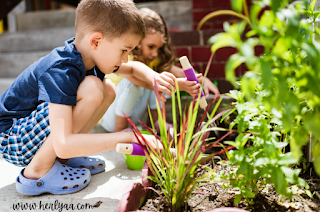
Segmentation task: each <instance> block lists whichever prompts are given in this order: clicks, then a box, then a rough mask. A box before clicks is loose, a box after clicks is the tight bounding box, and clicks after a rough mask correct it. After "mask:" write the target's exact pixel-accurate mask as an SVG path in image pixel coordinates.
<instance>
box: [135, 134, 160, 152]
mask: <svg viewBox="0 0 320 212" xmlns="http://www.w3.org/2000/svg"><path fill="white" fill-rule="evenodd" d="M142 136H143V137H144V138H145V139H146V142H147V143H148V144H149V146H150V147H151V148H152V149H154V150H157V149H159V150H162V149H163V146H162V144H161V142H160V141H159V140H158V139H156V137H155V136H154V135H144V134H143V135H142ZM140 141H141V143H142V144H143V145H146V143H145V142H144V141H143V140H142V139H140ZM131 143H137V144H139V141H138V140H137V138H136V137H135V136H134V135H133V138H132V140H131Z"/></svg>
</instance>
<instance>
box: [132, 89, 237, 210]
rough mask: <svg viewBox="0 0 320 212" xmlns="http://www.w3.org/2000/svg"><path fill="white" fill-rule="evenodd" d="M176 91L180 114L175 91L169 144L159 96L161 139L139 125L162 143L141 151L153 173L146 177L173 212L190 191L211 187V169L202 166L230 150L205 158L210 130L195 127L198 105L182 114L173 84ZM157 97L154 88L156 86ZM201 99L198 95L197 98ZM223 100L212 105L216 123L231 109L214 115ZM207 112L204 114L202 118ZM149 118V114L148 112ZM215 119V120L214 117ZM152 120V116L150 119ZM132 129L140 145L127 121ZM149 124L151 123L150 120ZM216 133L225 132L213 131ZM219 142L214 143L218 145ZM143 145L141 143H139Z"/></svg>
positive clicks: (152, 130)
mask: <svg viewBox="0 0 320 212" xmlns="http://www.w3.org/2000/svg"><path fill="white" fill-rule="evenodd" d="M176 89H177V103H178V108H179V110H178V111H179V114H176V111H177V110H176V107H177V106H176V97H175V93H174V91H172V113H173V115H172V116H173V126H174V127H173V139H172V140H170V138H169V137H170V136H169V135H168V133H167V129H166V116H165V105H164V104H163V105H162V108H160V101H159V96H157V100H158V101H157V110H158V121H159V126H160V137H159V136H157V135H156V134H155V133H154V132H155V130H154V126H153V129H151V128H148V127H147V126H146V125H144V124H143V123H142V122H141V124H143V125H144V127H145V128H146V129H147V130H148V131H149V132H151V133H153V134H154V135H155V136H157V138H158V139H159V140H160V141H161V143H162V145H163V150H162V151H160V150H159V149H156V150H154V149H151V148H150V146H149V145H147V146H146V147H143V148H144V150H145V152H146V153H147V152H149V154H146V160H147V162H148V165H149V168H150V170H151V171H152V173H153V176H151V177H149V178H150V179H151V180H152V181H154V182H155V183H157V184H158V186H159V188H160V192H161V194H162V195H163V196H164V197H165V200H166V202H167V203H168V205H169V206H170V207H171V210H172V211H176V212H177V211H180V208H181V206H182V205H183V204H184V203H185V202H186V200H187V199H188V198H189V197H190V195H191V194H192V191H193V190H194V189H195V188H197V187H198V186H201V185H203V184H208V183H214V182H215V181H214V176H213V173H214V169H209V168H208V167H207V166H206V165H203V164H204V163H205V162H206V161H207V160H210V159H212V158H213V157H214V156H216V155H219V154H222V153H224V152H226V151H228V150H230V149H232V148H233V147H232V146H229V147H227V148H225V149H223V150H221V151H220V152H217V153H213V154H210V155H205V154H204V153H203V152H205V151H206V150H207V149H208V148H210V147H211V145H210V144H208V142H209V140H210V138H208V135H209V133H210V131H211V130H213V129H208V126H209V123H207V124H205V125H204V126H202V128H201V126H200V124H198V125H197V123H196V119H197V113H198V109H199V101H195V99H193V102H192V103H191V104H190V105H189V107H188V111H186V112H185V113H183V112H182V109H181V103H180V94H179V88H178V85H177V83H176ZM155 91H156V94H157V93H158V92H157V86H156V90H155ZM198 97H200V94H199V96H198ZM221 100H222V99H220V100H219V102H218V103H217V104H216V105H215V108H214V110H213V111H212V113H211V119H212V120H216V119H218V118H219V117H221V116H222V115H223V114H225V113H227V112H228V111H229V110H230V108H228V109H226V110H224V111H221V112H219V113H218V114H216V115H215V113H216V111H217V109H218V106H219V104H220V102H221ZM206 113H207V111H205V114H206ZM149 114H150V111H149ZM214 115H215V116H214ZM150 117H151V116H150ZM177 117H180V126H178V120H177ZM126 118H127V119H128V121H129V123H130V125H131V126H132V128H133V130H134V133H135V135H136V137H137V139H138V140H139V141H140V142H141V141H142V140H144V137H143V136H142V134H141V133H140V132H139V130H138V128H137V127H136V126H135V125H134V124H133V122H132V121H131V120H130V119H129V117H126ZM204 118H205V115H204V116H203V117H202V120H201V122H200V123H202V122H203V120H204ZM151 123H152V125H153V120H152V117H151ZM214 129H215V130H226V129H219V128H214ZM221 140H222V139H220V140H218V141H216V142H215V144H216V143H218V142H220V141H221ZM141 143H142V142H141ZM172 147H174V148H175V154H172V153H171V151H170V148H172ZM203 169H206V170H208V171H207V172H206V173H205V174H203V175H200V174H199V173H200V172H201V171H202V170H203Z"/></svg>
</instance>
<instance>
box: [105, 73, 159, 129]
mask: <svg viewBox="0 0 320 212" xmlns="http://www.w3.org/2000/svg"><path fill="white" fill-rule="evenodd" d="M148 104H149V107H150V109H157V103H156V95H155V93H154V91H153V90H149V89H146V88H143V87H140V86H137V85H135V84H133V83H132V82H130V81H129V80H128V79H127V78H123V79H122V80H121V81H120V82H119V84H118V86H117V88H116V98H115V100H114V101H113V102H112V104H111V105H110V106H109V108H108V110H107V111H106V113H105V114H104V115H103V117H102V122H101V123H100V124H101V126H102V127H103V128H105V129H106V130H107V131H109V132H114V128H115V121H116V115H117V116H121V117H124V113H125V114H127V115H128V116H129V117H130V119H131V120H132V121H133V123H135V124H138V123H139V122H138V120H141V119H142V118H143V116H144V115H145V114H146V113H148ZM128 127H129V125H128Z"/></svg>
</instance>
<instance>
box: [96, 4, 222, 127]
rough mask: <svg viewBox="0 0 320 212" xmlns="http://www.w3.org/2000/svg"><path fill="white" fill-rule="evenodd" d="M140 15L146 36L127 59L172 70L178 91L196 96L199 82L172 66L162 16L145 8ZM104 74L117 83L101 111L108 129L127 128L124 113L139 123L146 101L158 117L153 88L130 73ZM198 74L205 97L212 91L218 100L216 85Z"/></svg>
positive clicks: (102, 123)
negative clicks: (107, 103) (113, 92)
mask: <svg viewBox="0 0 320 212" xmlns="http://www.w3.org/2000/svg"><path fill="white" fill-rule="evenodd" d="M140 14H141V16H142V17H143V20H144V22H145V25H146V36H145V38H144V39H142V40H141V41H140V43H139V45H138V46H137V47H136V48H135V49H134V50H133V51H132V54H131V55H130V57H129V60H133V61H139V62H142V63H144V64H146V65H148V66H149V67H150V68H152V69H153V70H155V71H157V72H165V71H166V72H171V73H172V74H174V75H175V76H176V77H177V81H178V86H179V89H180V90H181V91H186V92H188V93H189V94H190V95H191V96H195V95H197V93H198V91H199V89H200V84H197V83H196V82H194V81H188V80H187V79H186V78H185V75H184V72H183V70H182V69H181V68H179V67H177V66H175V65H173V63H174V60H175V57H174V55H173V51H172V49H171V46H170V37H169V34H168V31H167V27H166V24H165V22H164V20H163V18H162V17H161V15H160V14H158V13H157V12H155V11H153V10H151V9H148V8H142V9H140ZM106 77H107V78H109V79H111V80H112V81H113V82H114V83H115V85H116V86H117V87H116V99H115V100H114V102H113V103H112V104H111V106H110V107H109V108H108V110H107V112H106V113H105V114H104V116H103V119H102V122H101V125H102V126H103V127H104V128H105V129H106V130H107V131H109V132H118V131H122V130H124V129H125V128H127V127H128V122H127V120H126V118H125V117H124V115H123V114H124V113H126V114H127V115H128V116H129V117H130V118H131V119H132V121H133V122H134V123H135V124H138V120H141V118H143V116H144V114H145V113H146V112H147V107H148V103H149V107H150V110H151V115H152V117H153V120H155V121H156V120H157V115H158V114H157V106H156V97H155V93H154V92H153V90H149V89H152V88H149V87H148V85H147V84H146V83H144V82H143V81H141V80H139V79H137V78H135V77H132V76H125V78H123V77H121V76H118V75H116V74H108V75H106ZM197 77H198V80H199V82H200V83H202V80H204V92H205V95H206V96H208V95H209V92H210V91H211V92H213V93H214V94H215V101H216V100H217V99H219V97H220V93H219V90H218V88H217V87H216V86H215V85H214V84H213V83H212V82H211V81H210V80H209V79H207V78H203V77H202V75H201V74H198V75H197Z"/></svg>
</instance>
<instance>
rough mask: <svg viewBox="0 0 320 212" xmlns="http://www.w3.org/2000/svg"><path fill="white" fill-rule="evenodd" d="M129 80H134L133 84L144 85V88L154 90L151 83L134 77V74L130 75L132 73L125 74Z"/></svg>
mask: <svg viewBox="0 0 320 212" xmlns="http://www.w3.org/2000/svg"><path fill="white" fill-rule="evenodd" d="M125 77H126V78H127V79H128V80H130V82H132V83H133V84H135V85H137V86H140V87H143V88H147V89H149V90H153V86H152V85H150V83H148V82H145V81H142V80H139V79H138V78H136V77H134V76H130V75H126V76H125Z"/></svg>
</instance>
